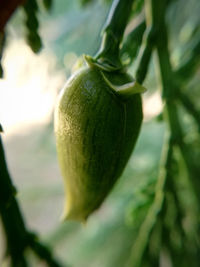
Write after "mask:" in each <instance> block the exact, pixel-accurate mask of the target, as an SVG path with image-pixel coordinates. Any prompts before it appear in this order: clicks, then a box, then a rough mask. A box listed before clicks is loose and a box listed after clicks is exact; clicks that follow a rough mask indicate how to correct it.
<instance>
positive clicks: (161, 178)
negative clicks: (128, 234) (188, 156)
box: [127, 138, 173, 267]
mask: <svg viewBox="0 0 200 267" xmlns="http://www.w3.org/2000/svg"><path fill="white" fill-rule="evenodd" d="M169 140H170V139H169V138H168V140H167V142H165V144H164V146H163V153H162V159H161V164H160V169H159V175H158V180H157V184H156V189H155V198H154V201H153V204H152V205H151V207H150V209H149V211H148V213H147V216H146V217H145V220H144V222H143V224H142V226H141V227H140V230H139V233H138V236H137V239H136V241H135V242H134V246H133V248H132V253H131V258H130V259H129V262H128V265H127V266H134V267H139V266H141V261H142V256H143V253H144V251H145V249H146V246H147V243H148V242H147V241H148V240H149V237H150V234H151V232H152V229H153V227H154V225H155V223H156V220H157V217H158V215H159V213H160V212H161V209H162V205H163V201H164V197H165V190H164V187H165V182H166V180H167V179H168V178H169V176H170V175H171V174H170V168H171V163H172V152H173V147H172V142H171V141H169Z"/></svg>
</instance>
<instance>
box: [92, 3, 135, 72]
mask: <svg viewBox="0 0 200 267" xmlns="http://www.w3.org/2000/svg"><path fill="white" fill-rule="evenodd" d="M132 4H133V0H114V1H113V4H112V6H111V9H110V11H109V14H108V18H107V21H106V24H105V26H104V29H103V36H102V42H101V46H100V49H99V51H98V52H97V54H96V56H95V59H96V60H98V61H99V62H100V63H101V64H103V63H105V64H106V65H107V64H109V65H110V66H111V67H113V66H114V67H115V68H116V69H121V68H122V63H121V61H120V56H119V46H120V43H121V41H122V38H123V34H124V30H125V28H126V25H127V23H128V19H129V17H130V14H131V10H132Z"/></svg>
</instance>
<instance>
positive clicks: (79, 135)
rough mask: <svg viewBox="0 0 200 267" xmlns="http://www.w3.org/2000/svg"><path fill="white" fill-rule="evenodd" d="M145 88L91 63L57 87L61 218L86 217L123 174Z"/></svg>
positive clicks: (56, 130) (57, 137)
mask: <svg viewBox="0 0 200 267" xmlns="http://www.w3.org/2000/svg"><path fill="white" fill-rule="evenodd" d="M90 63H91V62H90ZM143 90H144V88H143V87H142V86H140V85H139V84H138V83H137V82H134V81H133V79H132V77H131V76H130V75H128V74H126V73H120V72H107V71H102V70H101V69H100V68H99V67H97V66H95V64H92V63H91V64H90V65H89V66H87V67H84V68H82V69H81V70H79V71H78V72H76V73H75V74H74V75H73V76H72V77H71V78H70V79H69V81H68V82H67V84H66V86H65V87H64V89H63V90H62V91H61V94H60V97H59V101H58V103H57V106H56V109H55V135H56V145H57V153H58V159H59V163H60V167H61V172H62V176H63V178H64V184H65V190H66V205H65V209H64V215H63V218H64V219H73V220H79V221H85V220H86V219H87V217H88V216H89V215H90V214H91V213H92V212H93V211H94V210H96V209H97V208H98V207H99V206H100V205H101V203H102V202H103V200H104V199H105V197H106V196H107V194H108V193H109V191H110V190H111V189H112V187H113V185H114V184H115V182H116V181H117V179H118V178H119V176H120V175H121V174H122V171H123V169H124V167H125V165H126V163H127V161H128V159H129V157H130V155H131V153H132V150H133V148H134V145H135V142H136V140H137V137H138V134H139V130H140V126H141V122H142V104H141V96H140V94H139V93H138V92H142V91H143Z"/></svg>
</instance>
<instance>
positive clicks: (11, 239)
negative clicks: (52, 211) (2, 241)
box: [0, 127, 61, 267]
mask: <svg viewBox="0 0 200 267" xmlns="http://www.w3.org/2000/svg"><path fill="white" fill-rule="evenodd" d="M0 129H2V127H0ZM0 170H1V173H0V215H1V219H2V225H3V229H4V231H5V236H6V243H7V251H6V254H7V255H9V257H10V262H11V266H12V267H16V266H20V267H26V266H28V265H27V262H26V259H25V256H24V251H25V249H26V248H27V247H30V248H31V249H32V250H33V251H34V252H35V253H36V255H37V256H39V257H40V258H42V259H43V260H44V261H45V262H46V264H47V266H49V267H60V266H61V265H60V264H59V263H58V262H57V260H55V259H54V258H53V256H52V254H51V252H50V250H49V248H47V247H46V246H44V245H43V244H41V243H40V242H39V240H38V238H37V237H34V238H30V236H32V237H33V235H32V234H30V232H29V230H27V228H26V225H25V221H24V218H23V215H22V212H21V210H20V207H19V205H18V202H17V198H16V196H15V195H16V190H15V187H14V186H13V184H12V180H11V177H10V174H9V171H8V167H7V164H6V158H5V153H4V149H3V143H2V140H1V136H0Z"/></svg>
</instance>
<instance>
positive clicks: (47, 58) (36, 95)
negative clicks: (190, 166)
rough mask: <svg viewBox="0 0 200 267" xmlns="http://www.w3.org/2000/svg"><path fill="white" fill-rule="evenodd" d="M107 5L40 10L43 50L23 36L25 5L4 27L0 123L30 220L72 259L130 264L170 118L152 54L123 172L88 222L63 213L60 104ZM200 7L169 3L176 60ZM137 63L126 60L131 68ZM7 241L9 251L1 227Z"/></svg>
mask: <svg viewBox="0 0 200 267" xmlns="http://www.w3.org/2000/svg"><path fill="white" fill-rule="evenodd" d="M110 4H111V1H103V0H99V1H91V3H88V4H87V5H85V6H82V5H81V4H80V1H78V0H76V1H71V0H60V1H54V3H53V7H52V9H51V11H50V13H47V12H46V11H45V10H42V9H41V11H40V13H39V22H40V28H39V32H40V35H41V37H42V40H43V49H42V50H41V52H40V53H39V54H34V53H33V52H32V50H31V49H30V47H29V46H28V45H27V43H26V41H25V38H24V32H25V28H24V24H23V20H24V13H23V10H21V9H20V8H18V10H17V12H15V14H14V15H13V16H12V18H11V20H10V21H9V23H8V25H7V28H6V31H7V40H6V47H5V51H4V56H3V60H2V65H3V67H4V79H1V80H0V121H1V124H2V126H3V129H4V133H3V135H2V138H3V141H4V145H5V151H6V157H7V162H8V166H9V170H10V173H11V176H12V179H13V181H14V184H15V185H16V187H17V189H18V195H17V196H18V200H19V203H20V205H21V208H22V211H23V214H24V217H25V219H26V223H27V225H28V227H29V228H30V229H32V230H33V231H36V232H38V233H39V235H40V237H41V239H42V240H43V241H44V242H45V243H47V244H48V245H49V246H50V247H51V248H53V250H54V252H55V254H56V256H57V257H58V258H59V259H60V260H61V262H62V263H64V264H65V265H66V266H74V267H122V266H125V263H126V261H127V259H128V258H129V255H130V253H131V250H132V246H133V241H134V239H135V237H136V234H137V231H138V227H139V225H140V222H141V221H142V220H143V218H144V216H145V213H146V211H147V209H148V207H149V205H150V203H151V200H152V197H153V188H154V186H155V182H156V179H157V173H158V167H159V160H160V156H161V149H162V145H163V139H164V132H165V130H166V125H165V123H164V122H163V121H162V120H161V121H159V120H158V115H159V114H160V112H161V110H162V101H161V96H160V92H159V86H158V85H157V82H156V78H155V67H154V64H153V62H151V64H150V69H149V72H148V76H147V78H146V80H145V83H144V85H145V86H146V87H147V88H148V91H147V92H146V93H145V94H144V95H143V103H144V106H143V109H144V123H143V126H142V130H141V134H140V137H139V139H138V142H137V145H136V149H135V151H134V153H133V155H132V157H131V159H130V161H129V163H128V165H127V167H126V169H125V171H124V173H123V175H122V177H121V178H120V180H119V181H118V183H117V184H116V186H115V188H114V189H113V190H112V192H111V194H110V195H109V196H108V197H107V199H106V200H105V202H104V203H103V205H102V206H101V208H100V209H99V210H98V211H97V212H95V213H94V214H93V215H92V216H91V217H90V218H89V220H88V222H87V224H86V225H84V226H83V225H81V224H79V223H76V222H64V223H63V222H61V221H60V216H61V213H62V208H63V203H64V190H63V182H62V178H61V175H60V171H59V168H58V162H57V156H56V148H55V138H54V134H53V110H54V105H55V101H56V97H57V94H58V92H59V91H60V89H61V88H62V87H63V86H64V84H65V82H66V80H67V78H68V77H69V75H70V73H71V69H72V67H73V66H74V64H75V63H76V62H77V60H78V58H79V57H80V56H81V55H82V54H89V55H94V54H95V53H96V52H97V50H98V48H99V45H100V40H101V30H102V27H103V25H104V23H105V19H106V16H107V14H108V10H109V8H110ZM199 14H200V2H199V0H190V1H187V0H176V1H171V4H170V7H169V8H168V12H167V21H168V25H169V34H170V44H169V45H170V51H171V60H172V63H173V66H174V68H176V67H177V66H178V65H179V64H180V61H181V60H183V59H184V58H187V57H189V56H190V53H191V49H192V46H193V45H194V43H195V42H196V40H199V37H200V29H199V27H198V25H199V23H200V16H199ZM141 16H142V15H141ZM134 23H137V20H132V21H131V22H130V27H134V25H135V24H134ZM136 63H137V62H135V61H133V63H132V64H131V65H130V66H129V72H130V73H131V74H132V75H134V71H135V68H136V66H137V64H136ZM199 74H200V72H199V71H197V72H196V74H195V75H194V76H193V78H192V79H191V80H190V82H189V83H188V84H187V92H189V94H190V96H191V99H193V100H194V103H195V104H196V105H197V106H198V107H200V103H199V101H198V99H199V96H200V90H199ZM181 112H182V113H181V114H182V120H183V123H184V126H185V129H186V130H187V131H188V138H195V137H194V135H195V134H194V133H195V132H196V131H195V130H194V129H195V125H194V123H193V121H192V120H191V118H190V117H189V116H188V115H187V114H186V113H185V112H184V110H183V111H181ZM191 133H192V134H191ZM136 206H137V209H136V208H135V207H136ZM138 207H141V209H140V208H138ZM1 231H2V230H1ZM0 248H1V249H0V253H1V255H0V257H1V259H2V255H3V254H2V253H3V252H4V239H3V237H2V235H0ZM28 253H29V252H28ZM29 257H30V259H31V262H32V266H44V265H43V264H42V263H41V262H39V260H37V259H36V258H34V257H33V255H31V254H30V253H29ZM0 262H1V260H0ZM67 264H68V265H67ZM0 265H1V264H0ZM163 266H164V265H163ZM165 266H166V267H168V266H169V267H170V265H165Z"/></svg>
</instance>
